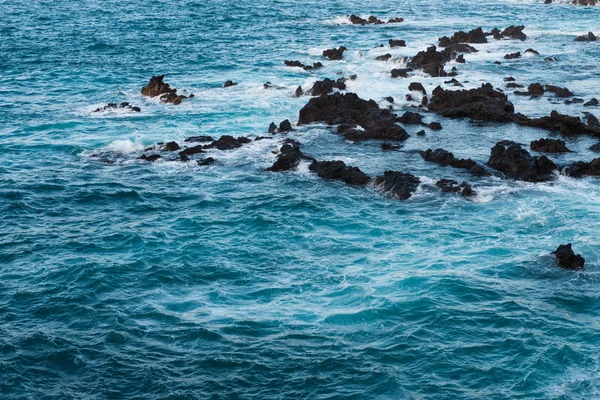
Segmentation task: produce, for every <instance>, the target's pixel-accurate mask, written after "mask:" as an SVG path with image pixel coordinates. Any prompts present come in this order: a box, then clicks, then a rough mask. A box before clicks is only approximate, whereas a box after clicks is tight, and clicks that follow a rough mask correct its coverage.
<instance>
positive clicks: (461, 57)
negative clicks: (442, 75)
mask: <svg viewBox="0 0 600 400" xmlns="http://www.w3.org/2000/svg"><path fill="white" fill-rule="evenodd" d="M456 62H457V63H459V64H464V63H465V62H466V61H465V56H463V55H462V54H461V55H459V56H458V57H456Z"/></svg>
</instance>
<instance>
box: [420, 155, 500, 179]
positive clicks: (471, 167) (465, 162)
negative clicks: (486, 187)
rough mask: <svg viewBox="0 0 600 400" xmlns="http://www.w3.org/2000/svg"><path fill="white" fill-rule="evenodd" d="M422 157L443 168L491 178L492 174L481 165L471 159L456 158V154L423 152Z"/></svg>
mask: <svg viewBox="0 0 600 400" xmlns="http://www.w3.org/2000/svg"><path fill="white" fill-rule="evenodd" d="M420 154H421V157H423V159H424V160H425V161H429V162H434V163H436V164H439V165H441V166H444V167H445V166H451V167H454V168H461V169H466V170H467V171H469V172H471V173H472V174H473V175H475V176H490V175H491V174H490V173H489V172H488V171H486V169H485V168H483V167H482V166H481V165H479V164H477V163H476V162H475V161H473V160H472V159H470V158H456V157H455V156H454V154H452V153H451V152H449V151H447V150H444V149H436V150H431V149H429V150H426V151H422V152H421V153H420Z"/></svg>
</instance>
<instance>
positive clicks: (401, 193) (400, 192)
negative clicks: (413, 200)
mask: <svg viewBox="0 0 600 400" xmlns="http://www.w3.org/2000/svg"><path fill="white" fill-rule="evenodd" d="M374 184H375V187H376V188H377V189H378V190H379V191H381V192H383V193H384V194H386V195H388V196H390V197H392V198H394V199H398V200H407V199H408V198H410V196H412V194H413V193H414V192H415V191H416V190H417V188H418V187H419V185H420V184H421V180H420V179H419V178H417V177H416V176H414V175H411V174H407V173H403V172H397V171H385V173H384V174H383V175H382V176H377V177H376V178H375V180H374Z"/></svg>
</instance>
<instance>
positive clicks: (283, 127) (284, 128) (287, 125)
mask: <svg viewBox="0 0 600 400" xmlns="http://www.w3.org/2000/svg"><path fill="white" fill-rule="evenodd" d="M292 130H293V129H292V123H291V122H290V120H289V119H286V120H284V121H281V122H280V123H279V132H280V133H281V132H291V131H292Z"/></svg>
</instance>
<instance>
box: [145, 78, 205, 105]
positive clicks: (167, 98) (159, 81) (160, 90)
mask: <svg viewBox="0 0 600 400" xmlns="http://www.w3.org/2000/svg"><path fill="white" fill-rule="evenodd" d="M164 77H165V76H164V75H158V76H153V77H152V78H150V82H148V84H147V85H146V86H144V87H142V95H144V96H148V97H157V96H160V97H159V98H160V101H161V103H171V104H175V105H177V104H180V103H181V101H182V100H184V99H189V98H192V97H194V94H193V93H192V94H190V95H189V96H185V95H182V94H179V95H178V94H177V89H175V88H171V87H170V86H169V84H168V83H165V82H164V81H163V79H164Z"/></svg>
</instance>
